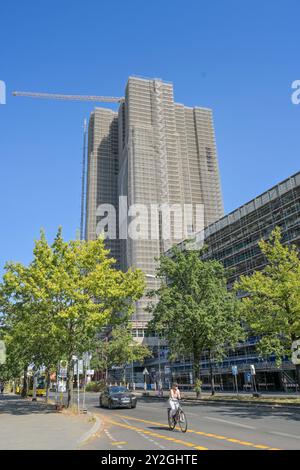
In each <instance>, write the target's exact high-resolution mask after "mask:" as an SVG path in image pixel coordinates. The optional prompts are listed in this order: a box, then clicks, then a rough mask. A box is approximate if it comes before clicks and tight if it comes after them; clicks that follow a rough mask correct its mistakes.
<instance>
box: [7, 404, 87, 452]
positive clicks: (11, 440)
mask: <svg viewBox="0 0 300 470" xmlns="http://www.w3.org/2000/svg"><path fill="white" fill-rule="evenodd" d="M93 425H94V423H93V422H90V420H89V419H88V417H87V416H84V417H83V416H67V415H65V414H63V413H57V412H56V411H55V409H54V406H53V405H50V404H48V405H47V404H45V403H42V402H32V401H30V400H26V399H22V398H20V397H18V396H15V395H1V396H0V449H1V450H13V449H18V450H22V449H26V450H28V449H30V450H38V449H47V450H48V449H49V450H50V449H57V450H60V449H61V450H62V449H76V448H78V447H79V446H80V445H81V444H82V438H83V437H85V438H86V437H88V433H89V431H90V430H91V429H92V427H93Z"/></svg>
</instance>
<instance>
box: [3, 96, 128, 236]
mask: <svg viewBox="0 0 300 470" xmlns="http://www.w3.org/2000/svg"><path fill="white" fill-rule="evenodd" d="M12 94H13V96H24V97H27V98H39V99H46V100H63V101H95V102H98V103H123V102H124V101H125V98H123V97H115V96H94V95H63V94H61V93H35V92H31V91H13V93H12ZM86 132H87V124H86V120H84V126H83V158H82V193H81V217H80V239H81V240H82V239H83V237H84V233H83V232H84V205H85V183H86V182H85V179H86Z"/></svg>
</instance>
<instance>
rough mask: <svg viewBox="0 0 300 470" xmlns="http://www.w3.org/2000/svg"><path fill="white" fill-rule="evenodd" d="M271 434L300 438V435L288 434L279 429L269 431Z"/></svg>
mask: <svg viewBox="0 0 300 470" xmlns="http://www.w3.org/2000/svg"><path fill="white" fill-rule="evenodd" d="M269 433H270V434H275V435H276V436H283V437H290V438H292V439H300V436H295V434H287V433H285V432H279V431H269Z"/></svg>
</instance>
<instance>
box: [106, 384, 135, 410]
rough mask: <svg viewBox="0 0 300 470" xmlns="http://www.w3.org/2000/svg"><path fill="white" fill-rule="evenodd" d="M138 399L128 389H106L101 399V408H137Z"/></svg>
mask: <svg viewBox="0 0 300 470" xmlns="http://www.w3.org/2000/svg"><path fill="white" fill-rule="evenodd" d="M136 402H137V398H136V396H135V395H133V393H131V392H129V390H127V388H126V387H106V388H105V390H103V392H102V393H101V395H100V397H99V405H100V406H101V408H103V407H105V406H106V407H107V408H109V409H112V408H119V407H126V408H135V407H136Z"/></svg>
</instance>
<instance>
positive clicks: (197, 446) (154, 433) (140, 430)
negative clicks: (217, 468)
mask: <svg viewBox="0 0 300 470" xmlns="http://www.w3.org/2000/svg"><path fill="white" fill-rule="evenodd" d="M109 422H110V423H111V424H114V425H115V426H119V427H121V428H125V429H130V430H131V431H136V432H139V433H142V434H146V435H148V436H152V437H156V438H157V439H162V440H165V441H170V442H173V443H175V444H181V445H183V446H185V447H190V448H193V449H197V450H208V448H207V447H203V446H199V445H198V444H196V443H194V442H188V441H183V440H181V439H176V438H174V437H168V436H164V435H163V434H159V433H157V432H152V431H147V430H146V429H143V428H137V427H136V426H131V425H129V424H125V423H120V422H119V421H113V420H110V421H109Z"/></svg>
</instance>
